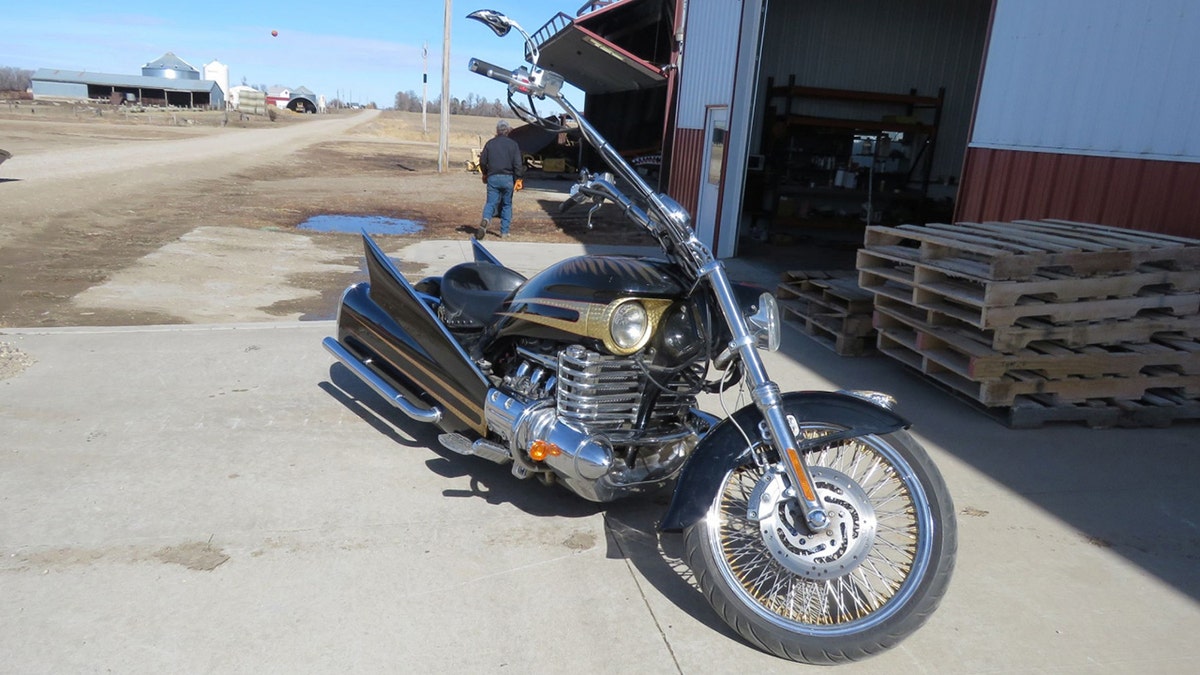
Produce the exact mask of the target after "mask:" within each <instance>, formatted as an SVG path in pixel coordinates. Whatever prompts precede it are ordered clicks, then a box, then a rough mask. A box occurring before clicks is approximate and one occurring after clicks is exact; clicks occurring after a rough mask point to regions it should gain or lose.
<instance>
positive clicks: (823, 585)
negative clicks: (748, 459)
mask: <svg viewBox="0 0 1200 675" xmlns="http://www.w3.org/2000/svg"><path fill="white" fill-rule="evenodd" d="M836 430H838V428H837V427H832V426H830V425H817V424H814V425H807V426H801V428H800V434H799V437H800V438H814V437H819V436H823V435H826V434H828V433H831V432H833V431H836ZM805 460H806V462H807V463H808V466H809V468H810V471H811V475H812V478H813V482H814V484H815V485H816V488H817V492H818V494H819V495H820V497H821V499H822V501H823V502H824V503H825V505H826V509H827V511H828V513H829V516H830V522H829V525H828V527H826V528H824V529H822V530H820V531H817V532H813V531H810V530H809V529H808V528H807V526H806V525H805V524H804V523H805V521H804V517H803V515H802V514H801V513H799V512H798V510H797V509H796V507H795V503H794V500H790V499H787V498H785V496H784V489H785V479H784V478H783V476H782V474H781V473H779V472H778V471H776V470H775V469H773V468H770V467H768V468H767V469H765V470H764V469H762V468H759V467H757V466H753V465H750V466H742V467H737V468H735V469H733V470H731V471H729V472H728V473H727V474H726V476H725V478H724V480H723V481H722V483H721V487H720V489H719V491H718V493H717V494H716V496H715V497H714V499H713V503H712V506H711V507H710V509H709V512H708V515H707V516H706V518H704V519H703V520H702V521H700V522H699V523H696V524H695V525H693V526H692V527H690V528H689V529H688V531H687V550H688V554H689V561H690V563H691V565H692V568H693V570H696V573H697V578H698V579H699V580H700V585H701V589H702V590H703V591H704V592H705V595H706V596H707V597H708V598H709V601H710V602H711V603H712V604H713V606H714V608H716V609H717V610H718V611H719V612H720V613H721V614H722V616H723V618H725V620H726V622H728V623H729V624H730V626H732V627H733V628H734V629H736V630H737V631H738V632H739V633H740V634H742V635H743V637H746V638H747V639H748V640H750V641H751V642H753V643H755V644H757V645H758V646H760V647H762V648H764V649H766V650H767V651H770V652H772V653H775V654H777V655H779V656H783V657H785V658H790V659H794V660H799V661H805V662H810V663H834V662H839V661H845V660H847V659H857V658H862V657H865V656H868V655H870V654H872V653H875V652H878V651H881V650H882V649H885V648H887V647H889V646H891V645H892V644H894V643H895V642H898V641H899V640H900V639H901V638H903V637H904V636H905V635H907V634H909V633H911V632H912V631H913V630H915V629H916V628H917V627H918V626H919V625H920V624H921V623H922V622H923V621H924V619H925V617H926V616H928V614H929V613H930V612H932V611H933V608H934V607H936V605H937V603H938V602H939V601H940V599H941V596H942V594H943V593H944V592H945V588H946V585H947V584H948V582H949V577H950V571H951V569H952V568H953V562H954V550H955V539H954V533H953V530H954V512H953V507H952V506H951V504H950V498H949V495H948V494H947V492H946V487H945V484H944V482H943V481H942V479H941V476H940V475H939V474H938V473H937V470H936V469H935V468H934V467H933V464H932V463H931V462H930V461H929V459H928V457H927V456H926V454H925V452H924V450H923V449H921V448H920V446H919V445H917V443H916V442H915V441H913V440H912V438H911V437H910V436H909V435H908V434H907V433H906V432H895V433H893V434H888V435H887V436H881V437H880V436H866V437H861V438H856V439H853V440H850V441H846V442H842V443H839V444H836V445H832V446H828V447H823V448H820V449H818V450H814V451H812V452H809V453H808V454H807V455H806V456H805Z"/></svg>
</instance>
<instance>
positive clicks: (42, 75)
mask: <svg viewBox="0 0 1200 675" xmlns="http://www.w3.org/2000/svg"><path fill="white" fill-rule="evenodd" d="M31 79H32V81H33V97H34V98H35V99H39V98H70V99H83V100H93V101H104V102H107V103H120V102H127V103H142V104H145V105H162V106H166V105H170V106H177V107H181V108H210V107H211V108H216V109H221V108H224V107H225V94H224V93H223V92H222V91H221V87H220V85H218V84H217V83H216V82H209V81H207V80H177V79H169V78H165V77H140V76H137V75H113V74H109V73H89V72H84V71H65V70H53V69H50V68H41V69H39V70H38V71H37V72H35V73H34V74H33V77H32V78H31Z"/></svg>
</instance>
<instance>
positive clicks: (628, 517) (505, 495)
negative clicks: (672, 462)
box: [318, 363, 740, 642]
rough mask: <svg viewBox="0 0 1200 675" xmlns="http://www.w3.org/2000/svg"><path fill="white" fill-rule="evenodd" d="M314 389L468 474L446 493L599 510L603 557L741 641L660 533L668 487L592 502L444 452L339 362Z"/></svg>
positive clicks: (678, 547)
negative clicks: (607, 501)
mask: <svg viewBox="0 0 1200 675" xmlns="http://www.w3.org/2000/svg"><path fill="white" fill-rule="evenodd" d="M318 386H319V387H320V388H321V390H322V391H324V392H325V393H326V394H328V395H329V396H330V397H331V398H333V399H334V400H335V401H337V402H338V403H340V404H342V405H343V406H345V407H346V408H347V409H348V410H350V411H351V412H353V413H354V414H355V415H357V416H358V417H359V418H361V419H362V420H363V421H364V422H366V423H367V424H369V425H370V426H371V427H372V428H373V429H375V430H376V431H377V432H379V434H380V435H382V436H384V437H386V438H388V439H389V440H391V441H393V442H395V443H396V444H397V445H400V446H403V447H405V448H413V449H417V450H427V451H429V452H430V453H431V455H432V456H431V457H430V459H429V460H427V461H426V462H425V465H426V466H427V467H428V468H429V470H430V471H431V472H432V473H434V474H437V475H438V476H442V477H444V478H447V479H459V478H463V477H467V478H469V488H468V489H465V490H464V489H460V488H447V489H445V490H444V491H443V493H442V494H443V496H445V497H447V498H458V499H482V500H484V501H486V502H487V503H489V504H497V505H498V504H509V505H512V506H515V507H516V508H518V509H520V510H521V511H523V512H525V513H527V514H530V515H533V516H551V517H560V518H562V517H565V518H586V517H590V516H594V515H596V514H598V513H604V529H605V535H606V543H607V550H606V556H607V557H608V558H610V559H619V560H626V561H628V562H629V564H631V565H632V566H633V567H634V568H636V569H637V571H638V573H639V574H640V575H641V576H642V577H643V578H644V579H645V580H646V581H647V582H648V583H650V584H651V585H653V586H654V588H655V589H656V590H657V591H658V592H659V593H661V594H662V596H663V597H665V598H666V599H667V600H669V601H670V602H671V603H673V604H674V605H676V606H677V607H679V609H680V610H681V611H683V612H686V613H687V614H688V615H690V616H692V617H694V618H696V619H697V620H698V621H700V622H701V623H703V624H704V625H706V626H708V627H709V628H711V629H712V630H713V631H715V632H717V633H720V634H722V635H725V636H726V637H728V638H729V639H731V640H734V641H739V642H740V638H739V637H738V636H737V634H736V633H734V632H733V631H732V630H731V629H730V628H729V627H728V626H726V625H725V623H724V622H723V621H722V620H721V619H720V617H718V616H717V615H716V614H715V613H714V612H713V610H712V607H711V606H709V604H708V601H707V600H706V599H705V598H704V596H703V594H702V593H701V592H700V590H699V588H697V586H696V585H695V583H694V581H693V578H692V572H691V570H690V569H689V568H688V566H687V564H686V561H685V554H684V543H683V537H682V536H681V535H678V534H669V533H660V532H658V530H657V525H658V521H659V519H660V518H661V517H662V515H663V513H664V512H665V511H666V508H667V504H668V503H669V502H670V499H671V490H672V488H673V486H668V487H667V488H664V489H663V490H661V491H659V492H657V493H654V494H649V495H639V496H634V497H630V498H627V499H624V500H621V501H618V502H613V503H610V504H597V503H593V502H589V501H587V500H584V499H582V498H581V497H578V496H576V495H574V494H572V493H570V492H569V491H567V490H566V489H564V488H561V487H557V486H544V485H541V484H539V483H538V482H537V481H536V480H524V481H523V480H519V479H517V478H516V477H514V476H513V475H512V473H511V471H510V470H509V467H508V466H500V465H497V464H493V463H491V462H488V461H486V460H483V459H479V458H475V457H463V456H461V455H458V454H455V453H453V452H450V451H449V450H446V449H444V448H443V447H442V446H441V444H440V443H438V440H437V435H438V433H439V430H438V429H437V428H436V427H434V426H432V425H423V424H421V423H418V422H414V421H412V420H409V419H408V418H406V417H404V415H403V414H402V413H400V412H399V411H397V410H395V409H394V408H393V407H392V406H391V405H390V404H389V403H387V401H385V400H384V399H383V398H382V397H381V396H379V395H378V394H376V393H375V391H374V390H372V389H371V388H370V387H368V386H367V385H365V384H364V383H363V382H362V381H361V380H359V379H358V378H357V377H356V376H355V375H354V374H353V373H351V372H350V371H349V370H348V369H347V368H346V367H345V366H343V365H341V364H339V363H335V364H333V365H332V366H331V367H330V369H329V381H328V382H321V383H319V385H318ZM398 429H399V431H397V430H398Z"/></svg>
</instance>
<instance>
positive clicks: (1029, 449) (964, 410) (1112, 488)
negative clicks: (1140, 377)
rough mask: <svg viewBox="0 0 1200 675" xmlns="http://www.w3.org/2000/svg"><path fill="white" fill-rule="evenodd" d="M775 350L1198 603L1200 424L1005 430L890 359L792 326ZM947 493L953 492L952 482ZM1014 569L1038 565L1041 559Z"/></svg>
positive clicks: (968, 509)
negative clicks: (877, 397)
mask: <svg viewBox="0 0 1200 675" xmlns="http://www.w3.org/2000/svg"><path fill="white" fill-rule="evenodd" d="M781 353H782V354H783V355H784V356H786V357H787V358H789V359H792V360H793V361H795V362H797V363H802V364H804V366H805V367H807V368H809V369H811V370H812V371H814V372H815V373H816V374H817V375H819V376H820V377H823V378H825V379H827V380H829V381H830V382H832V383H833V388H847V389H875V390H879V391H886V392H888V393H891V394H893V395H894V396H896V397H897V398H898V399H899V402H900V403H899V407H898V410H899V412H900V413H901V414H903V415H905V416H907V417H908V418H909V420H911V421H912V423H913V431H914V432H915V433H916V434H917V435H918V436H920V437H922V438H924V439H928V441H930V442H932V443H933V444H936V445H937V446H939V447H941V448H942V449H944V450H945V451H947V452H949V453H950V454H952V455H953V456H954V457H956V458H958V459H960V460H962V461H964V462H966V463H967V464H969V465H971V466H972V467H974V468H975V469H977V470H978V471H980V472H982V473H983V474H985V475H987V476H988V477H989V478H991V479H992V480H994V481H996V482H997V483H999V484H1000V485H1003V486H1004V487H1005V488H1006V489H1008V490H1009V491H1011V492H1012V493H1013V494H1014V495H1017V496H1019V497H1021V498H1023V499H1025V500H1027V501H1028V502H1030V503H1032V504H1034V505H1036V506H1037V507H1039V508H1040V509H1042V510H1044V511H1045V512H1047V513H1049V514H1051V515H1053V516H1055V517H1057V518H1058V519H1059V520H1061V521H1063V522H1064V523H1066V524H1067V525H1069V526H1070V527H1072V528H1074V529H1075V530H1076V531H1078V532H1079V535H1080V537H1081V538H1082V539H1083V540H1085V541H1087V542H1089V543H1091V544H1092V545H1095V546H1099V547H1102V548H1106V549H1110V550H1111V551H1112V552H1114V553H1117V554H1119V555H1121V556H1122V557H1124V558H1125V559H1126V560H1128V561H1129V562H1131V563H1133V564H1135V565H1137V566H1138V567H1140V568H1142V569H1143V570H1145V571H1146V572H1147V573H1150V574H1153V575H1154V576H1155V577H1157V578H1159V579H1160V580H1162V581H1163V582H1165V583H1167V584H1170V585H1171V586H1173V587H1174V588H1176V589H1178V590H1179V591H1181V592H1183V593H1186V594H1188V595H1189V596H1191V597H1192V598H1195V599H1197V600H1200V574H1197V569H1198V568H1200V490H1198V489H1197V488H1196V486H1197V485H1200V452H1198V450H1200V447H1198V446H1197V443H1196V442H1195V440H1194V439H1195V437H1196V432H1197V431H1200V425H1197V424H1196V423H1194V422H1193V423H1184V424H1178V423H1177V424H1176V426H1174V427H1171V428H1167V429H1091V428H1087V427H1085V426H1081V425H1078V424H1055V425H1047V426H1045V427H1043V428H1039V429H1009V428H1007V427H1005V426H1004V425H1002V424H1001V423H1000V422H999V421H997V420H996V419H995V418H994V417H992V416H991V415H989V414H988V413H987V412H985V411H983V410H982V409H981V408H978V407H976V406H974V405H972V404H970V403H968V402H967V401H965V400H964V399H962V398H960V397H958V396H957V395H954V394H951V393H949V392H947V391H945V390H943V389H941V388H940V387H939V386H938V385H935V384H934V383H933V382H932V381H930V380H928V379H927V378H925V377H924V376H923V375H920V374H918V373H916V372H914V371H911V370H909V369H907V368H906V367H904V366H903V365H902V364H900V363H898V362H896V361H893V360H892V359H890V358H887V357H884V356H876V357H869V358H845V357H839V356H837V355H835V354H834V353H833V352H832V351H830V350H828V349H827V348H825V347H823V346H821V345H820V344H819V343H817V342H815V341H814V340H813V339H811V338H809V337H808V336H805V335H802V334H801V333H799V332H798V331H796V330H793V329H790V328H788V329H785V335H784V346H783V349H782V350H781ZM781 384H782V386H783V388H784V389H788V388H789V387H788V386H787V384H786V382H785V383H781ZM950 489H951V492H952V493H954V485H951V486H950ZM955 506H956V508H957V509H959V512H960V514H966V515H978V516H980V517H987V514H986V511H987V509H986V506H985V505H980V504H972V503H971V502H970V501H964V500H963V499H962V498H960V497H958V496H957V495H956V498H955ZM960 517H961V515H960ZM996 527H1003V528H1018V529H1019V528H1021V527H1022V524H1021V523H1019V522H1016V523H1014V522H1004V523H996ZM1014 562H1015V561H1014ZM1021 564H1024V565H1029V566H1031V567H1036V565H1037V561H1036V560H1025V561H1021Z"/></svg>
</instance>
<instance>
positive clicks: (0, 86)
mask: <svg viewBox="0 0 1200 675" xmlns="http://www.w3.org/2000/svg"><path fill="white" fill-rule="evenodd" d="M32 86H33V71H32V70H24V69H22V68H13V67H11V66H0V91H25V90H26V89H28V88H30V87H32Z"/></svg>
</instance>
